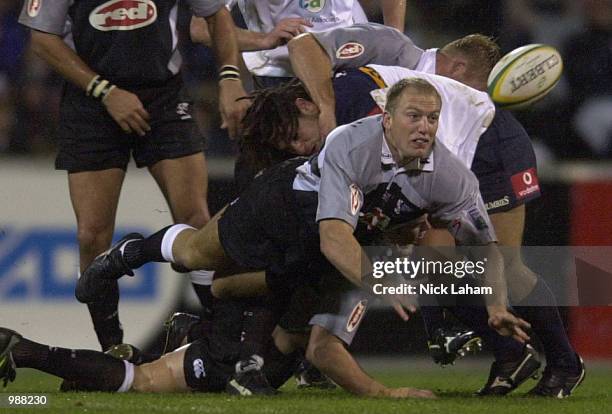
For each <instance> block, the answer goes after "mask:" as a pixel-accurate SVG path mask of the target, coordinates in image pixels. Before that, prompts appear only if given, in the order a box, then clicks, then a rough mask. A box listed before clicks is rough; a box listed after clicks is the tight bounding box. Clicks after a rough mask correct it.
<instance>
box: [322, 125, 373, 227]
mask: <svg viewBox="0 0 612 414" xmlns="http://www.w3.org/2000/svg"><path fill="white" fill-rule="evenodd" d="M330 138H332V136H329V137H328V138H327V139H328V141H329V142H328V143H327V144H326V148H325V152H324V157H323V162H322V164H321V165H320V171H321V184H320V187H319V206H318V208H317V222H318V221H321V220H326V219H339V220H343V221H345V222H347V223H348V224H350V225H351V226H352V227H353V228H355V227H356V226H357V220H358V218H359V211H360V210H361V206H362V204H363V193H362V191H361V189H360V188H359V186H358V185H357V184H356V183H355V180H354V177H353V175H354V174H352V169H351V168H350V162H349V159H348V156H347V154H348V151H347V148H346V145H343V144H344V142H340V141H345V140H338V139H332V140H330ZM337 138H340V137H337Z"/></svg>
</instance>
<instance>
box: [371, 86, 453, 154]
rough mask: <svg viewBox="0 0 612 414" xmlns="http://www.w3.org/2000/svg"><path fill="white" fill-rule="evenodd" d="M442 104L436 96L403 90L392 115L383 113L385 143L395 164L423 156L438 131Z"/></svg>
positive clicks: (429, 150)
mask: <svg viewBox="0 0 612 414" xmlns="http://www.w3.org/2000/svg"><path fill="white" fill-rule="evenodd" d="M440 108H441V104H440V101H439V99H438V97H437V96H435V95H431V94H424V93H419V92H417V91H415V90H413V89H410V88H408V89H406V90H405V91H404V92H403V93H402V95H401V96H400V98H399V102H398V104H397V105H396V107H395V110H394V111H393V113H392V114H390V113H388V112H385V114H384V117H383V125H384V127H385V136H386V138H387V143H388V144H389V147H390V149H391V152H392V153H393V157H394V158H395V159H396V162H398V163H404V162H409V161H411V160H413V159H414V158H426V157H427V156H428V155H429V153H430V152H431V148H432V145H433V143H434V140H435V136H436V132H437V130H438V118H439V117H440Z"/></svg>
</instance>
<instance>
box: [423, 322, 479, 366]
mask: <svg viewBox="0 0 612 414" xmlns="http://www.w3.org/2000/svg"><path fill="white" fill-rule="evenodd" d="M427 347H428V348H429V354H430V355H431V357H432V358H433V360H434V362H435V363H436V364H440V365H442V366H444V365H448V364H454V363H455V360H456V359H457V358H463V357H464V356H466V355H467V354H468V353H476V352H478V351H480V350H482V339H481V338H480V337H479V336H478V335H476V333H474V331H466V330H465V329H459V328H439V329H436V331H435V332H434V335H433V338H432V339H431V341H427Z"/></svg>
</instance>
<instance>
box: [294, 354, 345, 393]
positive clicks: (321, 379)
mask: <svg viewBox="0 0 612 414" xmlns="http://www.w3.org/2000/svg"><path fill="white" fill-rule="evenodd" d="M295 380H296V381H297V387H298V388H318V389H321V390H331V389H334V388H336V384H334V383H333V382H332V381H331V380H330V379H329V378H327V375H325V374H323V373H322V372H321V371H319V370H318V369H317V367H315V366H314V365H312V364H311V363H310V362H308V361H306V360H303V361H302V362H301V363H300V366H299V367H298V369H297V372H296V373H295Z"/></svg>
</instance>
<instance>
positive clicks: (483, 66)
mask: <svg viewBox="0 0 612 414" xmlns="http://www.w3.org/2000/svg"><path fill="white" fill-rule="evenodd" d="M442 52H443V53H448V54H453V53H459V54H461V55H463V56H464V57H465V58H466V59H467V60H468V70H469V71H470V72H472V73H474V74H475V75H477V76H478V77H479V78H483V77H484V78H486V77H488V76H489V72H491V69H493V66H495V64H496V63H497V61H498V60H499V59H500V57H501V54H500V51H499V46H498V44H497V43H495V40H494V39H493V38H491V37H489V36H485V35H482V34H478V33H476V34H471V35H468V36H465V37H462V38H461V39H457V40H453V41H452V42H450V43H449V44H447V45H446V46H444V47H443V48H442Z"/></svg>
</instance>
